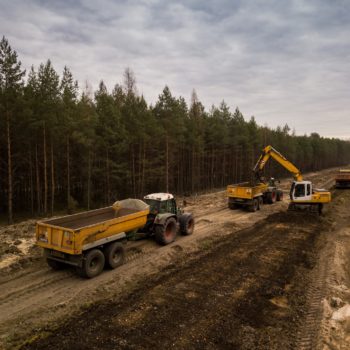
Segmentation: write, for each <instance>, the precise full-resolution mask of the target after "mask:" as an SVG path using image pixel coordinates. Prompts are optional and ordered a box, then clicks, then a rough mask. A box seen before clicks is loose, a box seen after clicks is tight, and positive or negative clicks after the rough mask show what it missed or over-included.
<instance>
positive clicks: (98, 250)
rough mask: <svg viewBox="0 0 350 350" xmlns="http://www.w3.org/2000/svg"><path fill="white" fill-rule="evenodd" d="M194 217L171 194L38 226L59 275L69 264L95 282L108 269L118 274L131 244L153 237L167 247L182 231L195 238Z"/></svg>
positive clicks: (38, 238) (42, 244)
mask: <svg viewBox="0 0 350 350" xmlns="http://www.w3.org/2000/svg"><path fill="white" fill-rule="evenodd" d="M193 230H194V218H193V216H192V214H191V213H184V212H183V211H182V210H181V209H180V208H178V207H177V205H176V201H175V198H174V196H173V195H172V194H169V193H154V194H150V195H147V196H145V198H144V201H142V200H139V199H125V200H121V201H117V202H115V203H114V204H113V206H110V207H106V208H101V209H96V210H89V211H86V212H82V213H78V214H74V215H67V216H63V217H59V218H54V219H49V220H43V221H38V222H37V225H36V243H37V245H38V246H40V247H42V248H43V249H44V256H45V258H46V261H47V264H48V265H49V266H50V267H51V268H52V269H55V270H59V269H62V268H63V267H65V266H66V265H72V266H74V267H75V268H76V270H77V272H78V274H80V275H81V276H83V277H87V278H92V277H95V276H97V275H99V274H100V273H101V272H102V270H103V269H104V267H107V268H111V269H114V268H116V267H118V266H120V265H122V264H123V263H124V261H125V246H126V244H127V242H129V241H134V240H136V239H139V238H143V237H150V236H154V238H155V240H156V241H157V242H158V243H159V244H162V245H165V244H169V243H171V242H173V241H174V240H175V238H176V235H177V232H179V231H180V232H181V233H182V234H183V235H190V234H192V233H193Z"/></svg>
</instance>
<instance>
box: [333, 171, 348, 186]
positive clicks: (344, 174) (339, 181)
mask: <svg viewBox="0 0 350 350" xmlns="http://www.w3.org/2000/svg"><path fill="white" fill-rule="evenodd" d="M335 187H336V188H349V187H350V169H339V171H338V172H337V174H336V175H335Z"/></svg>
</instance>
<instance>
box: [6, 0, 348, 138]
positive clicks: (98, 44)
mask: <svg viewBox="0 0 350 350" xmlns="http://www.w3.org/2000/svg"><path fill="white" fill-rule="evenodd" d="M349 15H350V2H346V1H342V0H335V1H332V2H330V1H326V0H292V1H280V0H269V1H262V0H260V1H243V0H240V1H238V0H236V1H229V0H227V1H225V0H220V1H215V2H214V1H208V2H203V1H195V0H190V1H188V0H187V1H185V0H182V1H177V2H173V1H160V0H142V1H136V0H125V1H112V0H102V1H98V2H97V1H93V0H85V1H82V0H81V1H73V0H64V1H43V0H41V1H39V0H37V1H34V0H30V1H26V2H22V1H19V0H13V1H11V2H8V3H6V4H3V6H2V12H1V13H0V33H3V34H4V35H5V36H7V37H8V38H9V40H10V43H11V44H12V46H13V47H14V48H15V49H16V50H17V51H18V53H19V56H20V59H21V60H22V61H23V64H24V65H25V66H26V68H28V67H30V65H31V64H34V65H35V66H37V65H38V64H40V62H43V61H45V60H46V59H47V58H50V59H51V60H52V61H53V63H54V66H55V67H56V69H57V70H58V71H62V69H63V66H64V65H67V66H69V67H70V68H71V69H72V71H73V74H74V75H75V77H76V78H77V79H78V80H79V82H80V84H81V85H84V81H85V80H89V81H90V82H91V83H92V85H93V87H94V88H96V87H97V85H98V82H99V80H100V79H103V80H104V81H105V82H106V84H107V86H108V87H109V88H112V87H113V86H114V84H115V83H117V82H120V81H121V80H122V74H123V71H124V69H125V67H127V66H129V67H131V68H132V69H133V70H134V71H135V73H136V78H137V82H138V89H139V91H140V92H142V93H143V94H144V95H145V97H146V99H147V100H148V101H149V102H155V101H156V99H157V97H158V95H159V93H161V91H162V89H163V87H164V86H165V84H167V85H169V86H170V88H171V90H172V92H173V93H174V94H175V95H182V96H185V97H186V98H188V99H189V97H190V94H191V91H192V89H193V88H195V89H196V90H197V93H198V95H199V98H200V99H201V100H202V101H203V103H204V104H205V105H206V106H207V107H208V108H209V107H210V106H211V105H212V104H216V105H218V104H219V103H220V102H221V100H222V99H224V100H225V101H226V102H227V103H228V104H229V105H230V106H231V108H232V109H233V108H235V106H236V105H238V106H239V107H240V109H241V110H242V112H243V113H244V114H245V115H246V116H247V117H250V116H251V115H255V117H256V119H257V121H258V122H259V123H261V124H265V123H267V124H268V125H270V126H272V127H276V126H277V125H283V124H285V123H288V124H289V125H290V126H291V127H292V128H293V127H295V129H296V131H297V133H300V134H303V133H305V132H306V133H310V132H312V131H316V132H319V133H320V134H323V135H329V136H341V137H347V138H349V136H350V125H349V124H350V123H349V122H348V120H350V119H349V118H348V110H349V107H350V99H349V97H350V96H349V88H348V82H349V78H350V60H349V57H350V41H349V40H348V38H349V36H350V22H349V21H348V18H349Z"/></svg>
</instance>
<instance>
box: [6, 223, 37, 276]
mask: <svg viewBox="0 0 350 350" xmlns="http://www.w3.org/2000/svg"><path fill="white" fill-rule="evenodd" d="M35 222H36V221H35V220H28V221H24V222H21V223H19V224H15V225H9V226H5V227H1V228H0V237H1V244H0V274H4V273H5V274H6V273H8V272H9V271H11V270H12V269H16V268H19V267H21V266H22V265H23V264H25V263H26V262H28V258H29V260H31V259H32V258H35V257H36V256H38V255H40V250H39V249H36V248H35V246H34V242H35Z"/></svg>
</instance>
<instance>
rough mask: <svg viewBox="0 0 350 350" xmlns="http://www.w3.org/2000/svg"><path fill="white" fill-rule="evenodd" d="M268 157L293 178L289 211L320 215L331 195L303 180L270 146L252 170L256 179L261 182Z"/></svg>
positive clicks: (294, 168) (293, 167) (289, 163)
mask: <svg viewBox="0 0 350 350" xmlns="http://www.w3.org/2000/svg"><path fill="white" fill-rule="evenodd" d="M270 157H272V158H273V159H275V160H276V161H277V162H278V163H279V164H280V165H282V166H283V167H284V168H285V169H287V170H288V171H289V172H291V173H292V174H293V176H294V181H293V183H292V186H291V189H290V204H289V210H308V211H313V212H318V213H319V214H321V213H322V209H323V205H324V204H326V203H329V202H330V201H331V193H330V192H329V191H327V190H324V189H316V188H314V187H313V184H312V182H311V181H305V180H303V177H302V175H301V172H300V170H299V169H298V168H297V167H296V166H295V165H294V164H292V163H291V162H290V161H289V160H287V159H286V158H285V157H284V156H283V155H282V154H281V153H279V152H278V151H276V150H275V149H274V148H273V147H272V146H266V147H265V148H264V149H263V151H262V154H261V156H260V158H259V160H258V162H257V163H256V165H255V167H254V170H253V171H254V174H255V176H256V178H257V179H258V180H259V181H262V179H263V175H262V171H263V169H264V167H265V165H266V163H267V161H268V160H269V159H270Z"/></svg>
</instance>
